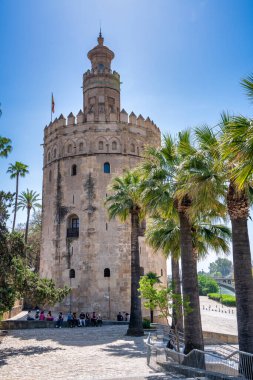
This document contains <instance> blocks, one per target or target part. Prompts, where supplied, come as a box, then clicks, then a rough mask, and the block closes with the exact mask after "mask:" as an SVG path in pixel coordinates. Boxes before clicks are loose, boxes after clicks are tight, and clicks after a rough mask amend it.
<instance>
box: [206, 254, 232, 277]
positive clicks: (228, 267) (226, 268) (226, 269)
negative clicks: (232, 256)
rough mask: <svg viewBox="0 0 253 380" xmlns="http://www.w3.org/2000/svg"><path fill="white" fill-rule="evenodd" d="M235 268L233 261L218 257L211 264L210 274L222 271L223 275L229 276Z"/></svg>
mask: <svg viewBox="0 0 253 380" xmlns="http://www.w3.org/2000/svg"><path fill="white" fill-rule="evenodd" d="M232 268H233V264H232V261H230V260H228V259H226V258H220V257H219V258H218V259H217V260H215V261H214V262H213V263H210V264H209V272H210V274H213V273H217V272H220V273H221V275H222V276H228V275H229V274H231V272H232Z"/></svg>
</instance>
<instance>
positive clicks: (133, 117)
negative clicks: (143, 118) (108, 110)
mask: <svg viewBox="0 0 253 380" xmlns="http://www.w3.org/2000/svg"><path fill="white" fill-rule="evenodd" d="M136 120H137V119H136V115H135V113H134V112H133V111H132V112H131V113H130V115H129V123H130V124H136Z"/></svg>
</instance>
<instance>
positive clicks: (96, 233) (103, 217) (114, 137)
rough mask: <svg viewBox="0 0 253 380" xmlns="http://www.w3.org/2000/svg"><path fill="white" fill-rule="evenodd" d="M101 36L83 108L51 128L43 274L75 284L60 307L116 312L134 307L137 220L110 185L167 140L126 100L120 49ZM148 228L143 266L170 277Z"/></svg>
mask: <svg viewBox="0 0 253 380" xmlns="http://www.w3.org/2000/svg"><path fill="white" fill-rule="evenodd" d="M97 41H98V44H97V46H95V47H94V48H93V49H91V50H90V51H89V52H88V59H89V60H90V62H91V67H90V69H88V70H87V71H86V72H85V73H84V74H83V85H82V91H83V107H82V110H80V111H79V113H78V114H77V115H76V116H75V115H73V113H72V112H71V113H70V114H69V115H68V116H67V119H66V118H65V117H64V116H63V115H62V114H61V115H60V116H59V118H56V119H55V120H54V121H53V122H51V123H50V124H49V125H48V126H46V127H45V130H44V163H43V194H42V202H43V211H42V248H41V255H40V275H41V276H43V277H47V278H52V279H53V280H54V281H55V283H56V285H57V286H58V287H62V286H64V285H68V286H69V287H70V288H71V293H70V295H69V296H67V297H66V299H65V300H64V301H63V302H62V303H61V304H60V305H59V304H58V305H57V306H56V308H57V310H61V311H63V312H67V311H69V310H72V311H77V312H81V311H83V312H93V311H95V312H99V313H101V315H102V317H103V318H104V319H115V317H116V315H117V314H118V312H119V311H121V312H128V313H130V291H131V267H130V266H131V247H130V221H128V222H127V223H121V222H120V221H119V220H117V219H113V220H109V217H108V213H107V210H106V208H105V199H106V195H107V192H108V191H109V190H108V186H109V184H110V182H111V180H112V178H113V177H115V176H120V175H121V174H122V173H123V172H124V170H126V169H130V168H134V167H135V166H137V165H138V164H139V163H140V161H141V160H142V155H143V151H144V149H145V146H146V145H152V146H160V143H161V134H160V130H159V128H158V127H157V126H156V125H155V124H154V122H153V121H151V120H150V118H149V117H147V118H146V119H144V117H143V116H142V115H139V116H138V117H137V116H136V115H135V113H134V112H131V113H130V114H129V115H128V113H127V112H126V111H125V110H124V109H122V108H121V104H120V75H119V74H118V73H117V72H116V71H114V70H112V69H111V63H112V60H113V58H114V53H113V51H112V50H110V49H109V48H108V47H107V46H105V45H104V39H103V37H102V34H101V33H100V34H99V37H98V39H97ZM144 230H145V224H144V223H143V225H142V229H141V230H140V236H139V246H140V263H141V267H142V268H141V271H142V273H144V274H145V273H147V272H149V271H152V272H155V273H157V274H158V275H159V276H161V277H160V279H161V281H162V282H163V284H164V285H166V282H167V273H166V259H165V258H164V257H163V256H162V255H161V254H159V253H156V254H154V252H153V251H152V249H151V248H150V247H149V246H148V245H147V244H146V243H145V237H144ZM143 315H144V316H145V315H149V311H148V310H144V309H143Z"/></svg>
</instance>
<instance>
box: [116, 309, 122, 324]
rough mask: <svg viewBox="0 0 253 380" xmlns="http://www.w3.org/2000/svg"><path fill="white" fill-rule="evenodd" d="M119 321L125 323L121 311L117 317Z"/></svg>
mask: <svg viewBox="0 0 253 380" xmlns="http://www.w3.org/2000/svg"><path fill="white" fill-rule="evenodd" d="M117 321H118V322H121V321H123V315H122V314H121V312H120V311H119V314H118V315H117Z"/></svg>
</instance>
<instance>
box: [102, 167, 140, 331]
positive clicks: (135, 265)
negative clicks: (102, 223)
mask: <svg viewBox="0 0 253 380" xmlns="http://www.w3.org/2000/svg"><path fill="white" fill-rule="evenodd" d="M138 189H139V177H138V175H136V174H135V173H133V172H125V173H124V175H123V176H122V177H116V178H114V180H113V182H112V185H111V189H110V191H111V192H112V194H111V195H109V196H108V197H107V199H106V205H107V208H108V212H109V216H110V218H115V217H119V218H120V220H121V221H122V222H125V221H126V220H127V218H128V217H129V216H130V218H131V311H130V322H129V328H128V330H127V335H131V336H142V335H144V331H143V327H142V312H141V300H140V298H139V292H138V288H139V281H140V257H139V241H138V234H139V227H140V217H141V208H140V204H139V196H138Z"/></svg>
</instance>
